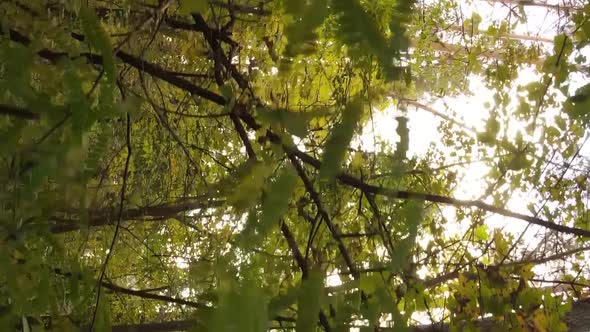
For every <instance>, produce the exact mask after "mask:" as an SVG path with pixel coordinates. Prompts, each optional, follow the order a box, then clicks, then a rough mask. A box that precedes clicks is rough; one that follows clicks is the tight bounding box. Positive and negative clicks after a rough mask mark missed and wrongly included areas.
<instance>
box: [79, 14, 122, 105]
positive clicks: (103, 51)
mask: <svg viewBox="0 0 590 332" xmlns="http://www.w3.org/2000/svg"><path fill="white" fill-rule="evenodd" d="M80 23H81V25H82V31H84V35H85V37H86V39H87V40H88V42H89V44H90V46H92V47H93V48H95V49H96V50H97V51H98V53H99V54H100V55H101V56H102V66H103V70H104V76H105V82H104V85H103V86H102V89H101V106H102V107H107V108H110V107H112V102H113V90H114V88H115V81H116V73H115V61H114V59H113V47H112V46H111V41H110V39H109V36H108V35H107V34H106V32H105V31H104V29H103V28H102V25H101V24H100V21H99V20H98V17H96V14H95V13H94V10H93V9H90V8H88V7H87V6H82V8H81V9H80Z"/></svg>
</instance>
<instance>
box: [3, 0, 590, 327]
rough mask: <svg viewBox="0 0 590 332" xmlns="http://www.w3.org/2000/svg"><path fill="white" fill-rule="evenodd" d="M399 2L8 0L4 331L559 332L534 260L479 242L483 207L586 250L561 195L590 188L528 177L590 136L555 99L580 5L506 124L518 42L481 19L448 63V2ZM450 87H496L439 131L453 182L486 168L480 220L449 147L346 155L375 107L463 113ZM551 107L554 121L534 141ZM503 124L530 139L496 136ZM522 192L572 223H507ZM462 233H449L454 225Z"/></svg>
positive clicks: (582, 41)
mask: <svg viewBox="0 0 590 332" xmlns="http://www.w3.org/2000/svg"><path fill="white" fill-rule="evenodd" d="M413 5H414V4H413V2H412V1H405V0H402V1H391V0H379V1H361V0H333V1H330V0H314V1H295V0H286V1H276V2H274V1H272V2H260V3H254V2H253V1H246V0H244V1H229V2H223V1H213V0H212V1H204V0H196V1H195V0H191V1H188V0H182V1H179V2H178V3H177V2H175V1H160V2H154V1H145V2H141V1H139V2H128V1H112V2H108V3H107V2H104V1H68V2H65V3H62V2H50V1H47V2H45V1H39V2H32V3H26V2H24V1H19V0H15V1H11V2H2V3H1V4H0V24H1V25H2V27H1V30H0V31H1V32H0V91H2V92H1V93H0V116H2V117H1V118H0V152H1V153H0V181H1V184H2V186H1V188H2V189H0V197H1V200H0V203H1V204H0V208H1V209H2V210H1V211H2V212H1V214H0V219H1V223H0V242H1V243H0V294H2V297H1V302H0V329H2V330H7V331H8V330H14V329H20V330H31V329H37V328H39V329H40V328H44V329H47V330H59V331H62V330H80V329H81V328H82V329H94V330H97V331H110V330H111V326H112V325H123V326H120V328H137V329H138V330H142V329H146V330H149V329H152V330H157V329H158V328H161V329H164V327H162V326H164V325H158V324H160V323H165V324H168V325H165V326H167V328H171V327H172V328H175V329H178V330H186V329H190V328H193V329H195V330H211V331H234V330H236V329H240V330H247V331H263V330H267V329H269V328H281V329H285V330H296V331H315V330H317V329H319V328H321V329H324V330H326V331H331V330H348V329H350V328H353V327H361V328H363V329H375V328H379V327H387V328H391V329H392V330H397V331H405V330H408V329H409V328H415V329H418V330H419V329H420V328H421V327H420V326H413V325H417V323H416V322H415V321H414V318H416V315H422V316H424V315H429V316H430V318H431V320H432V321H436V320H442V321H444V323H446V324H449V325H450V328H451V329H466V328H467V329H468V328H477V327H479V326H480V325H478V324H482V319H483V318H484V317H487V316H488V314H492V316H493V317H492V320H493V321H494V322H495V324H497V325H498V326H499V327H500V328H502V329H510V330H519V329H520V330H527V329H528V328H529V327H533V328H534V329H536V330H541V331H542V330H550V331H560V330H563V329H564V328H565V324H564V322H563V320H564V317H565V315H566V312H567V310H569V308H570V307H571V303H568V302H567V301H562V300H561V298H560V297H558V296H555V297H554V296H553V294H551V292H549V291H544V290H540V289H537V288H535V287H534V279H535V278H534V274H533V272H532V271H533V266H534V265H535V264H540V263H539V261H538V260H537V261H535V260H534V259H529V260H526V259H525V260H522V259H519V258H518V255H519V254H520V253H521V251H522V250H521V249H522V248H521V245H522V243H521V242H520V241H519V240H518V239H512V238H510V237H509V236H505V235H503V233H502V232H500V231H495V232H494V236H493V238H491V237H490V234H489V232H490V231H489V230H488V228H487V227H486V226H485V224H483V223H484V222H485V218H484V214H483V213H481V210H485V211H488V212H491V213H499V214H502V215H504V216H510V217H515V216H516V217H519V218H521V219H524V220H527V221H531V220H532V221H533V222H534V223H537V224H538V225H539V224H540V225H543V226H544V227H546V228H548V229H552V230H553V231H556V232H557V233H558V234H561V232H563V233H565V234H575V235H579V234H586V236H587V234H590V233H587V232H588V226H587V225H586V224H587V223H586V222H585V220H583V218H578V217H579V216H580V215H582V214H581V212H580V211H583V210H585V209H586V206H585V204H584V203H583V202H584V199H585V194H582V193H580V194H577V196H576V195H571V193H570V192H571V191H572V190H571V188H572V187H573V186H578V187H579V188H582V187H583V185H584V182H585V178H584V177H580V175H578V176H577V177H573V178H568V177H565V176H564V175H561V176H559V172H561V171H562V170H561V169H552V171H553V172H554V173H555V174H549V175H547V174H541V170H542V169H544V168H545V166H547V165H551V162H546V160H545V157H546V156H547V155H548V153H549V152H550V151H551V150H553V151H560V152H559V154H560V156H561V158H562V159H564V160H565V159H567V158H570V157H575V156H577V155H578V152H576V151H575V147H574V145H573V144H571V142H570V141H568V139H570V140H571V141H579V140H580V139H581V137H582V134H583V129H584V128H585V126H586V125H587V120H588V119H587V113H588V112H587V110H586V109H587V106H588V105H587V101H588V100H590V99H588V98H587V96H586V95H587V94H588V91H586V90H588V85H586V86H583V87H582V88H580V89H579V90H578V91H577V92H576V93H575V94H572V95H570V94H569V90H568V88H569V87H568V82H569V78H571V77H572V75H574V74H575V73H581V72H582V71H583V69H580V68H583V66H581V65H583V64H585V63H586V60H585V59H584V58H583V57H582V56H581V55H580V56H577V57H576V58H575V59H574V60H573V62H572V59H571V58H572V56H573V55H576V54H577V53H576V52H577V51H579V50H580V49H582V48H583V47H586V46H587V44H588V42H589V40H588V36H590V33H589V32H588V19H587V18H588V15H590V13H589V12H590V6H586V7H583V8H580V9H579V10H577V11H576V13H575V14H574V15H573V16H572V18H571V25H572V26H573V28H572V29H571V30H572V31H573V33H570V34H561V35H558V36H556V37H555V40H554V43H553V45H554V49H553V50H552V53H551V54H548V55H547V57H546V58H545V59H543V61H542V65H540V66H539V71H540V73H541V75H542V77H543V78H542V80H541V82H540V83H533V84H530V85H528V86H526V87H523V88H521V91H520V92H521V95H520V96H519V100H518V102H519V106H518V107H516V110H514V109H512V108H510V107H509V106H510V105H511V103H510V100H509V99H510V97H509V95H508V93H507V92H506V90H507V89H508V88H510V87H511V86H512V84H513V81H514V79H515V77H516V75H517V70H518V67H519V65H525V64H527V63H528V64H530V63H531V62H532V61H537V60H538V59H539V56H540V55H539V52H538V50H537V49H536V48H535V47H527V45H524V44H523V43H520V42H518V41H515V40H510V39H509V38H508V39H507V38H506V35H507V34H508V33H509V30H510V29H512V28H514V27H515V25H514V26H512V25H511V24H505V23H501V24H499V26H498V27H491V28H489V29H487V30H486V32H485V33H481V32H482V31H480V29H479V24H480V23H481V17H479V16H478V15H474V16H473V17H472V18H471V19H470V20H466V21H464V22H463V23H462V26H461V31H462V32H463V34H464V36H463V37H465V31H470V33H469V34H470V37H471V38H463V40H464V41H465V43H467V42H466V40H468V39H469V43H468V44H466V45H460V46H459V49H463V48H466V49H468V50H469V51H468V52H463V53H461V52H454V51H453V50H452V49H451V51H453V52H449V51H448V50H449V47H448V46H449V45H444V42H443V40H438V41H436V42H433V39H434V36H433V34H432V29H435V28H436V29H439V28H440V27H442V26H448V23H449V22H455V21H457V17H455V16H456V15H457V14H456V13H457V11H456V10H454V9H456V8H455V6H456V4H453V2H451V1H442V2H440V3H437V4H431V5H423V7H422V8H421V10H416V8H415V7H414V6H413ZM414 38H417V40H415V39H414ZM411 45H412V47H413V50H412V52H411V54H412V57H410V56H409V54H410V52H409V49H410V46H411ZM433 45H442V46H444V49H441V48H438V49H437V47H436V46H433ZM499 45H500V46H501V47H502V48H503V49H504V50H506V52H503V53H501V54H497V53H493V52H492V51H491V49H495V48H498V47H500V46H499ZM455 49H456V48H455ZM482 57H484V58H485V57H489V58H487V60H485V61H481V58H482ZM410 72H412V76H410V75H409V74H410ZM466 73H468V74H472V75H480V76H481V79H482V80H485V81H486V83H487V84H488V86H489V87H490V88H492V89H494V91H495V93H496V94H495V98H494V102H495V105H494V107H493V111H492V112H490V114H491V115H492V116H491V117H490V118H489V120H488V121H487V123H486V125H485V127H484V129H483V131H480V132H475V131H473V130H472V131H470V132H468V130H466V129H465V128H457V127H456V126H455V125H456V122H452V124H445V125H443V126H441V131H442V135H443V141H444V142H446V143H447V144H446V145H447V148H450V149H453V152H454V155H451V157H453V156H458V157H459V158H460V161H459V163H454V164H455V166H456V165H461V164H464V165H465V164H469V163H471V162H473V158H474V155H475V152H474V151H475V150H478V151H479V152H480V153H481V154H482V155H484V156H486V157H488V156H492V157H490V158H489V160H491V161H487V164H488V165H490V169H491V171H490V174H489V176H488V177H489V179H486V180H487V181H488V182H490V185H489V188H488V190H487V192H488V193H487V196H486V197H484V198H489V199H491V201H493V202H494V203H495V205H494V206H492V205H489V204H485V203H483V201H463V200H457V199H454V198H452V193H453V188H455V186H457V185H458V184H459V181H458V180H457V177H456V170H455V169H453V167H454V166H452V165H453V163H451V162H450V158H451V157H449V156H448V153H447V152H448V151H439V150H436V149H435V148H432V149H430V150H429V151H428V152H427V153H426V155H424V156H415V155H411V154H410V148H411V146H412V144H413V142H415V140H416V141H417V140H418V139H417V138H419V137H420V136H424V133H421V132H419V131H418V132H413V130H414V128H420V127H419V126H420V123H412V122H411V121H412V118H411V117H409V116H408V113H407V112H405V111H404V112H401V115H400V116H397V117H396V118H395V119H396V122H397V125H396V126H397V127H396V128H395V129H394V128H391V131H392V132H393V131H394V130H395V134H396V136H397V138H398V140H397V142H396V144H395V145H394V144H390V143H388V142H386V141H383V140H382V141H379V139H378V138H376V137H374V140H375V141H376V143H375V146H377V145H379V148H374V149H372V150H370V151H369V150H367V149H366V147H364V146H363V145H364V142H361V143H359V147H358V148H353V147H352V145H355V144H357V143H353V144H351V142H357V141H358V140H356V137H357V134H359V133H361V132H364V131H365V129H366V128H367V127H369V126H371V125H374V123H373V122H374V117H375V115H376V108H377V106H388V105H390V104H391V98H388V97H393V99H395V100H396V101H399V102H400V104H403V102H404V100H406V101H407V100H412V99H421V98H422V97H423V96H425V95H429V96H434V95H441V96H442V95H446V94H448V95H456V94H458V93H467V91H463V89H465V88H466V87H467V85H466V84H465V77H466ZM552 89H555V90H556V91H553V90H552ZM557 91H559V92H560V93H562V94H563V95H566V96H568V97H569V99H567V101H566V102H565V104H564V105H565V106H564V110H565V115H564V116H558V117H557V118H556V119H555V125H552V124H547V123H545V124H543V123H542V121H541V119H545V118H546V117H548V116H549V115H547V114H549V113H546V112H544V111H545V110H546V108H547V107H548V106H552V105H560V104H559V102H558V101H557V100H556V96H557V95H556V94H557V93H558V92H557ZM587 99H588V100H587ZM514 119H518V120H524V121H527V127H526V130H525V132H526V134H527V136H526V137H525V136H524V133H522V134H519V135H517V136H516V137H510V136H509V135H508V134H507V128H508V126H509V125H510V121H512V120H514ZM539 127H542V129H543V135H542V136H543V139H544V140H545V141H544V142H542V143H540V144H537V143H535V142H532V140H531V139H530V137H532V136H534V134H535V133H536V132H537V130H538V128H539ZM562 134H564V135H565V136H566V139H559V138H558V137H559V136H561V135H562ZM535 149H537V150H541V151H542V153H541V154H540V155H537V154H534V151H535ZM446 164H451V166H447V165H446ZM436 165H439V166H436ZM440 165H442V166H440ZM568 167H569V166H568ZM566 171H567V169H566ZM503 183H510V186H509V187H508V188H506V187H502V184H503ZM535 186H537V187H539V189H538V191H540V192H541V193H549V194H550V198H551V202H553V203H559V204H562V205H563V208H564V209H563V211H565V212H564V213H562V214H559V215H556V214H555V213H554V212H553V211H550V210H549V209H548V208H545V209H542V208H538V207H537V206H532V209H531V210H532V211H531V213H533V214H534V215H535V216H534V217H530V216H522V215H518V214H515V213H512V212H510V211H508V210H506V209H504V208H503V205H504V204H505V202H506V201H507V200H508V196H509V194H510V190H517V189H519V190H525V189H527V188H529V187H535ZM584 193H585V189H584ZM572 196H573V197H572ZM566 197H567V198H571V199H570V200H567V199H566ZM571 200H573V203H571V202H570V201H571ZM425 201H426V202H425ZM440 204H447V205H451V206H453V207H454V209H453V211H454V214H455V219H454V220H448V219H449V216H448V215H449V214H448V213H447V212H445V211H443V210H442V209H440V208H439V205H440ZM472 208H477V209H472ZM540 210H543V212H544V216H545V217H546V219H548V220H550V221H553V220H557V219H559V218H563V219H565V220H566V222H564V225H558V224H556V223H553V222H549V221H547V220H542V219H539V218H537V214H538V213H539V212H538V211H540ZM554 214H555V215H554ZM575 218H577V219H576V220H575V221H574V220H573V219H575ZM461 223H466V224H468V230H467V232H466V233H465V234H464V235H457V234H453V233H452V232H450V231H449V230H448V229H446V228H447V226H449V224H450V226H453V225H457V224H461ZM570 225H573V227H569V226H570ZM568 236H569V235H568ZM580 238H581V237H580ZM580 241H581V240H580ZM554 242H555V243H556V244H558V243H562V242H567V241H561V239H560V241H554ZM515 248H518V250H516V249H515ZM560 249H561V248H560ZM563 250H565V249H563ZM580 252H581V251H580ZM578 253H579V252H578ZM558 256H559V255H558ZM560 257H563V255H562V256H560ZM419 270H420V271H419ZM574 270H575V272H576V273H578V272H579V273H582V272H583V271H584V268H583V267H580V266H579V264H578V266H577V267H575V268H574ZM418 272H420V273H421V274H422V275H421V278H420V277H418ZM439 273H442V274H439ZM336 276H337V277H338V278H336ZM563 278H564V280H565V279H568V280H565V281H570V282H573V281H572V280H569V279H572V278H573V277H563ZM334 279H338V282H335V281H334ZM575 279H576V280H575V282H576V284H572V285H574V286H572V289H573V291H572V294H574V295H576V296H577V298H580V297H582V296H581V295H580V290H581V288H582V287H581V286H580V287H579V285H580V284H582V285H583V282H584V280H583V278H579V277H576V278H575ZM455 280H456V281H455ZM328 281H329V282H328ZM449 294H450V295H449ZM436 310H439V311H442V312H443V315H442V316H440V317H434V316H432V312H434V311H436ZM146 322H148V323H146ZM130 324H131V325H130ZM133 324H135V325H133ZM412 326H413V327H412Z"/></svg>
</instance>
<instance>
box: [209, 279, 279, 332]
mask: <svg viewBox="0 0 590 332" xmlns="http://www.w3.org/2000/svg"><path fill="white" fill-rule="evenodd" d="M267 303H268V300H267V298H266V296H265V295H264V292H263V291H262V289H260V287H259V286H258V285H257V284H256V282H255V281H252V280H247V281H245V282H244V284H243V285H239V286H236V287H234V288H232V289H229V290H222V293H221V295H220V300H219V305H218V307H217V308H216V309H215V312H214V313H213V317H212V320H211V323H210V324H209V329H208V330H209V331H218V332H233V331H244V332H265V331H267V329H268V313H267Z"/></svg>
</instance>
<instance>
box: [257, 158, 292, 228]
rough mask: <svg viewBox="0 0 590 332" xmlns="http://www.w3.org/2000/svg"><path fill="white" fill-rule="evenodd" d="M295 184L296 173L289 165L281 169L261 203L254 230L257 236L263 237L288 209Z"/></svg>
mask: <svg viewBox="0 0 590 332" xmlns="http://www.w3.org/2000/svg"><path fill="white" fill-rule="evenodd" d="M296 183H297V172H295V169H294V168H293V166H291V164H288V165H286V166H285V167H283V169H282V171H281V173H280V175H279V177H278V178H277V179H276V181H274V182H273V183H272V184H271V186H270V189H269V190H268V193H267V195H266V197H265V199H264V201H263V202H262V215H261V216H260V222H259V223H258V225H257V227H256V230H257V233H258V235H259V236H264V235H266V234H267V233H268V231H269V230H270V229H271V228H272V227H273V226H275V225H277V224H278V222H279V219H280V218H281V217H282V216H283V215H284V214H285V213H286V212H287V210H288V209H289V202H290V201H291V194H292V193H293V190H294V189H295V184H296Z"/></svg>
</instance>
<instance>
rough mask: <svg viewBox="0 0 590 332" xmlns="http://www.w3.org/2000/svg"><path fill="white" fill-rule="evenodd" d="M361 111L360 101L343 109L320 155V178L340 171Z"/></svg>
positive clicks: (330, 177) (329, 178)
mask: <svg viewBox="0 0 590 332" xmlns="http://www.w3.org/2000/svg"><path fill="white" fill-rule="evenodd" d="M362 112H363V107H362V104H361V103H360V101H353V102H351V103H349V104H348V106H347V107H346V109H345V110H344V113H343V114H342V122H340V123H339V124H337V125H336V126H335V127H334V129H333V130H332V133H331V134H330V137H328V140H327V142H326V146H325V148H324V149H325V150H324V154H323V155H322V167H321V169H320V178H322V179H325V180H331V179H333V178H334V177H335V176H336V175H337V174H338V172H340V167H341V166H342V161H343V160H344V157H345V155H346V150H347V148H348V145H349V144H350V141H351V140H352V136H353V134H354V130H355V129H356V126H357V123H358V122H359V120H360V118H361V115H362Z"/></svg>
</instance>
